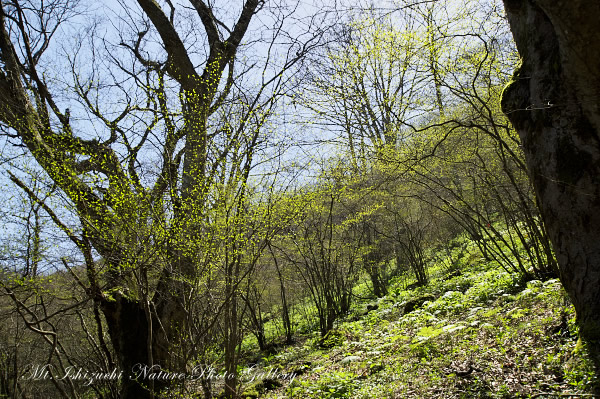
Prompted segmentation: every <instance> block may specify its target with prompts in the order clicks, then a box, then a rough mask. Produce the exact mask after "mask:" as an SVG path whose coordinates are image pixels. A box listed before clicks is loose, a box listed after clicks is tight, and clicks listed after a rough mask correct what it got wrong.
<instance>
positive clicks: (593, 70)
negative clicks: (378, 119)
mask: <svg viewBox="0 0 600 399" xmlns="http://www.w3.org/2000/svg"><path fill="white" fill-rule="evenodd" d="M504 4H505V6H506V12H507V16H508V20H509V22H510V26H511V30H512V32H513V36H514V38H515V41H516V44H517V48H518V50H519V53H520V55H521V57H522V65H521V66H520V68H519V69H518V70H517V71H516V72H515V76H514V79H513V81H512V82H511V84H510V85H508V86H507V87H506V89H505V91H504V94H503V98H502V109H503V111H504V112H505V113H506V115H507V116H508V117H509V119H510V120H511V122H512V123H513V125H514V126H515V128H516V129H517V131H518V133H519V135H520V137H521V141H522V145H523V150H524V152H525V156H526V161H527V166H528V169H529V174H530V177H531V179H532V181H533V185H534V187H535V191H536V194H537V196H538V200H539V204H540V208H541V214H542V217H543V220H544V223H545V225H546V228H547V230H548V233H549V235H550V239H551V241H552V244H553V247H554V251H555V253H556V256H557V260H558V264H559V271H560V278H561V281H562V283H563V285H564V287H565V289H566V291H567V292H568V294H569V296H570V297H571V299H572V300H573V303H574V305H575V309H576V311H577V321H578V324H579V326H580V333H581V336H582V338H584V339H586V340H587V341H589V342H596V343H595V344H594V345H592V347H594V348H596V349H597V348H598V345H597V342H598V340H599V339H600V29H598V21H599V20H600V2H598V1H594V0H587V1H586V0H570V1H564V0H535V1H533V0H504Z"/></svg>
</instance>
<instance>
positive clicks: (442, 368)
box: [242, 254, 598, 399]
mask: <svg viewBox="0 0 600 399" xmlns="http://www.w3.org/2000/svg"><path fill="white" fill-rule="evenodd" d="M459 263H461V267H460V268H457V269H454V270H447V269H445V270H442V269H440V272H439V273H438V277H434V276H432V277H431V281H430V283H429V284H428V285H427V286H425V287H419V288H417V289H412V290H407V289H405V286H406V281H404V282H401V281H398V282H396V283H395V284H392V286H391V287H390V289H389V294H388V295H387V296H385V297H383V298H380V299H377V300H375V299H373V300H371V301H370V302H369V301H364V302H362V303H356V304H355V305H356V306H355V308H354V310H353V311H352V313H351V314H349V315H348V316H347V317H346V318H345V319H343V320H340V322H339V323H338V324H337V325H336V327H335V329H334V330H333V331H331V332H330V333H329V334H328V335H327V336H326V337H325V339H321V337H320V336H319V335H318V333H316V332H310V333H308V334H306V335H305V336H303V337H302V338H299V339H298V340H297V342H296V344H294V345H290V346H287V347H282V348H280V350H279V352H277V353H276V354H273V355H269V356H266V355H265V357H263V358H262V359H261V360H260V361H259V362H258V364H257V365H256V366H254V367H253V368H252V373H248V377H249V378H248V379H247V383H246V384H245V387H244V394H243V395H242V397H243V398H302V399H304V398H318V399H324V398H548V397H550V398H551V397H562V398H565V397H567V398H584V397H595V396H594V395H593V393H592V392H593V390H594V389H597V386H598V376H597V374H596V372H595V369H594V367H593V364H592V362H591V360H590V358H589V356H588V354H587V350H586V347H585V345H582V344H581V343H579V344H578V340H577V327H576V325H575V314H574V310H573V307H572V305H571V304H570V302H569V301H568V298H567V296H566V294H565V292H564V290H563V288H562V287H561V285H560V282H559V281H558V280H556V279H552V280H547V281H540V280H531V281H527V282H524V281H522V280H520V279H519V277H518V276H517V275H515V274H511V273H508V272H506V271H505V270H503V269H502V268H500V267H498V266H497V265H496V266H492V265H490V264H489V263H488V262H485V261H483V259H481V258H477V257H476V256H475V257H474V256H473V255H469V254H467V255H465V256H464V258H463V259H461V262H459ZM432 274H433V273H432ZM367 306H368V308H367ZM374 308H376V309H374ZM411 308H414V310H412V311H411ZM258 371H262V372H265V373H267V374H265V375H266V376H267V377H268V378H262V379H258V378H256V379H255V380H254V381H252V378H251V376H252V375H257V374H256V373H257V372H258ZM269 372H270V373H271V374H268V373H269ZM286 373H293V376H294V378H293V379H292V378H289V377H288V378H283V379H277V378H270V376H272V375H276V374H286Z"/></svg>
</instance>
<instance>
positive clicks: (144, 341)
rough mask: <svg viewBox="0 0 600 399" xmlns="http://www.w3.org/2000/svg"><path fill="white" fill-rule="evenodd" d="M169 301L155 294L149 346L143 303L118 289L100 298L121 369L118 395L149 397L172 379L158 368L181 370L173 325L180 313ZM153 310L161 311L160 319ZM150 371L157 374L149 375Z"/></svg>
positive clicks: (137, 398) (129, 398)
mask: <svg viewBox="0 0 600 399" xmlns="http://www.w3.org/2000/svg"><path fill="white" fill-rule="evenodd" d="M171 301H173V299H171ZM173 305H174V303H173V302H171V303H167V302H164V299H163V298H162V297H161V296H160V295H158V296H157V297H155V301H154V303H153V311H152V313H151V315H152V316H151V317H152V320H151V321H152V326H151V327H152V328H151V329H152V340H151V342H152V344H151V349H150V350H149V344H148V331H149V328H148V327H149V326H148V318H147V309H145V308H144V305H143V303H142V302H141V301H139V300H136V299H131V298H128V297H127V296H125V295H123V294H122V293H120V292H117V293H116V294H115V295H114V296H113V298H111V299H110V300H105V301H103V304H102V310H103V313H104V316H105V317H106V321H107V324H108V329H109V334H110V337H111V341H112V344H113V347H114V349H115V353H116V354H117V358H118V362H119V370H120V371H122V372H123V374H122V379H121V389H120V395H121V399H146V398H151V397H152V393H153V392H154V393H158V392H160V391H162V390H164V389H165V388H167V387H169V386H170V385H171V384H172V383H173V381H172V380H170V379H168V378H166V376H165V374H163V375H162V376H161V375H160V374H159V372H160V371H161V370H162V371H165V372H182V371H185V369H184V367H185V366H184V365H183V364H182V363H181V361H180V359H179V358H178V357H177V356H176V354H175V349H176V348H177V342H179V339H180V338H181V337H180V335H179V334H178V328H177V325H181V323H180V322H178V320H179V321H180V319H181V315H180V312H176V311H174V310H175V307H174V306H173ZM167 308H168V309H167ZM157 314H158V315H161V317H160V319H159V318H158V317H157ZM150 353H151V354H152V357H151V358H150V356H149V354H150ZM153 375H154V376H157V378H153V377H152V376H153Z"/></svg>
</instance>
